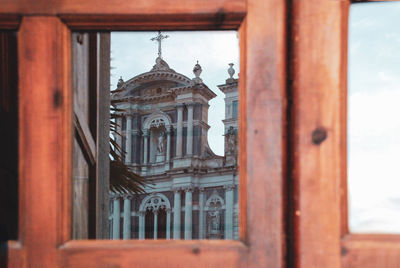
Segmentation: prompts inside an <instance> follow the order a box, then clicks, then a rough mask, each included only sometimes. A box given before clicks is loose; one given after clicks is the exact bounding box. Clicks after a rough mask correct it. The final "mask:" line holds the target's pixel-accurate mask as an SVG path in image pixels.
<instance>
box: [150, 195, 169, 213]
mask: <svg viewBox="0 0 400 268" xmlns="http://www.w3.org/2000/svg"><path fill="white" fill-rule="evenodd" d="M167 207H168V206H167V201H166V200H164V198H162V197H160V196H154V197H152V198H150V199H149V200H148V201H147V202H146V204H145V210H151V211H157V210H159V209H166V208H167Z"/></svg>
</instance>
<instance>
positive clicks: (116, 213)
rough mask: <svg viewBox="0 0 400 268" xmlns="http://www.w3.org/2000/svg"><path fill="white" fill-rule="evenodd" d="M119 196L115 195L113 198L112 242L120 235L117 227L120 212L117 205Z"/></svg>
mask: <svg viewBox="0 0 400 268" xmlns="http://www.w3.org/2000/svg"><path fill="white" fill-rule="evenodd" d="M119 202H120V201H119V195H115V196H114V197H113V207H114V211H113V230H112V232H113V235H112V238H113V239H114V240H118V239H119V235H120V230H119V226H120V220H121V211H120V204H119Z"/></svg>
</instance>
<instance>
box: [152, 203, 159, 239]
mask: <svg viewBox="0 0 400 268" xmlns="http://www.w3.org/2000/svg"><path fill="white" fill-rule="evenodd" d="M153 213H154V240H156V239H157V228H158V227H157V225H158V210H154V211H153Z"/></svg>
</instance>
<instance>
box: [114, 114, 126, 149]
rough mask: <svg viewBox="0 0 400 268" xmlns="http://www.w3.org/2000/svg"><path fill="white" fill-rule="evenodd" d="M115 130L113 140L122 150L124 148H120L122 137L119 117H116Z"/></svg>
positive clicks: (120, 118)
mask: <svg viewBox="0 0 400 268" xmlns="http://www.w3.org/2000/svg"><path fill="white" fill-rule="evenodd" d="M116 130H117V134H115V135H116V137H115V139H116V141H117V144H118V145H119V148H120V149H121V150H124V148H122V136H121V135H122V116H121V117H117V127H116Z"/></svg>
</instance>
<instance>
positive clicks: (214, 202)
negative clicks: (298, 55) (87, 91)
mask: <svg viewBox="0 0 400 268" xmlns="http://www.w3.org/2000/svg"><path fill="white" fill-rule="evenodd" d="M235 35H236V33H235V32H225V33H221V32H219V33H215V32H214V33H212V32H209V33H178V32H172V33H169V34H168V35H167V34H165V33H161V32H158V33H141V34H138V35H136V36H135V35H129V34H125V33H116V34H112V41H111V43H112V53H113V54H112V57H113V58H114V62H112V65H113V67H115V69H114V71H113V74H115V75H117V76H119V79H118V81H117V83H116V85H117V86H116V88H112V91H111V92H112V94H111V104H112V107H113V109H112V110H113V113H112V117H113V118H115V123H116V124H115V128H114V129H113V131H112V133H111V134H112V135H113V137H114V140H115V144H114V149H115V152H116V155H117V156H115V160H116V161H121V163H123V164H124V165H126V166H127V167H128V168H129V170H131V171H132V173H133V174H135V175H136V176H131V181H130V185H129V184H126V185H125V186H123V187H120V185H118V184H114V183H113V174H111V178H110V179H111V196H110V198H111V201H110V211H111V213H110V215H111V216H110V226H111V227H110V238H112V239H120V238H123V239H130V238H137V239H237V237H238V205H237V204H238V200H237V186H238V166H237V156H238V151H237V148H238V147H237V143H238V140H237V130H238V116H237V115H238V79H237V78H234V74H235V69H234V67H233V66H234V64H233V63H231V64H228V63H229V61H232V60H236V62H237V60H238V54H237V50H238V49H237V39H236V36H235ZM167 38H168V39H167ZM129 39H130V40H131V41H130V42H129V43H131V44H138V45H139V46H138V47H137V49H138V50H141V51H143V50H145V51H148V54H147V55H146V56H143V55H140V54H136V55H135V56H133V55H130V56H127V55H129V54H132V51H131V49H132V48H129V51H127V49H126V48H125V49H123V50H124V51H126V52H125V53H126V54H125V53H123V52H122V51H120V48H121V45H120V44H122V43H123V42H124V41H127V40H129ZM174 39H175V40H174ZM190 39H195V40H203V42H206V44H207V42H208V43H209V45H212V46H219V51H221V48H223V46H226V47H225V49H227V50H228V51H229V52H231V53H230V54H228V53H225V55H221V54H219V55H218V54H216V53H215V51H210V49H211V48H210V47H207V46H205V45H204V44H201V43H196V44H197V45H194V43H193V42H192V41H193V40H192V41H189V40H190ZM214 39H215V40H217V41H215V40H214ZM223 39H228V40H229V41H230V42H231V43H227V42H226V40H225V42H222V43H220V44H218V42H221V40H223ZM149 40H151V41H154V42H155V45H156V47H157V54H156V53H154V52H155V51H154V44H151V43H150V42H148V41H149ZM218 40H219V41H218ZM144 42H147V43H146V45H145V47H147V48H150V49H149V50H148V49H144V47H140V44H141V43H144ZM177 42H182V43H181V44H179V43H177ZM216 49H218V47H217V48H216ZM196 50H198V51H196ZM207 52H208V53H207ZM164 53H165V55H164ZM224 56H225V58H228V59H227V60H226V62H223V63H222V64H221V62H222V60H223V58H224ZM127 57H128V59H129V58H130V57H135V58H136V57H137V58H136V59H137V60H138V58H140V59H143V60H139V62H141V63H142V64H143V66H140V67H138V66H136V64H134V61H132V62H129V61H128V62H127ZM167 61H169V63H167ZM200 61H202V62H204V63H205V65H206V66H207V69H205V70H204V71H203V66H202V63H201V62H200ZM151 62H153V64H152V67H151V65H150V66H149V63H151ZM190 64H192V66H190ZM128 65H130V68H132V69H128V68H127V66H128ZM213 65H214V66H213ZM221 65H222V66H226V67H221ZM145 66H146V67H145ZM147 66H148V67H147ZM143 67H145V68H143ZM172 67H173V68H174V69H176V70H177V71H175V70H174V69H172ZM216 69H219V70H217V72H216V73H214V74H213V73H211V72H213V71H215V70H216ZM221 69H222V71H223V72H225V75H223V76H221V75H220V74H221ZM224 69H225V70H224ZM136 70H137V71H136ZM178 70H179V71H178ZM190 70H192V72H191V73H192V74H190ZM226 71H227V72H228V73H226ZM203 73H204V74H207V73H208V75H207V76H204V77H203V76H202V75H203ZM224 76H225V77H224ZM122 77H128V79H126V80H124V79H123V78H122ZM214 81H215V82H216V83H215V82H214ZM209 82H211V83H215V84H211V85H210V87H211V88H212V87H215V88H214V89H211V88H210V87H209V86H208V85H207V84H208V83H209ZM221 82H222V83H221ZM217 83H220V85H218V84H217ZM216 85H218V86H217V87H216ZM216 92H218V94H217V93H216ZM214 99H216V101H214V103H213V102H212V100H214ZM221 104H222V105H221ZM224 110H225V112H224ZM209 112H210V115H211V117H209V116H208V115H209ZM224 115H225V116H224ZM218 121H219V122H218ZM221 121H222V124H221ZM209 124H210V125H211V128H216V129H217V131H215V132H213V133H212V135H210V134H209V129H210V125H209ZM218 131H220V132H219V133H218ZM210 145H211V146H210ZM211 147H214V148H213V149H216V150H217V151H218V153H219V154H221V155H218V154H216V153H215V152H214V150H213V149H212V148H211ZM121 163H119V165H121ZM132 181H133V182H135V183H136V184H135V183H132ZM121 215H122V217H121Z"/></svg>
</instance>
